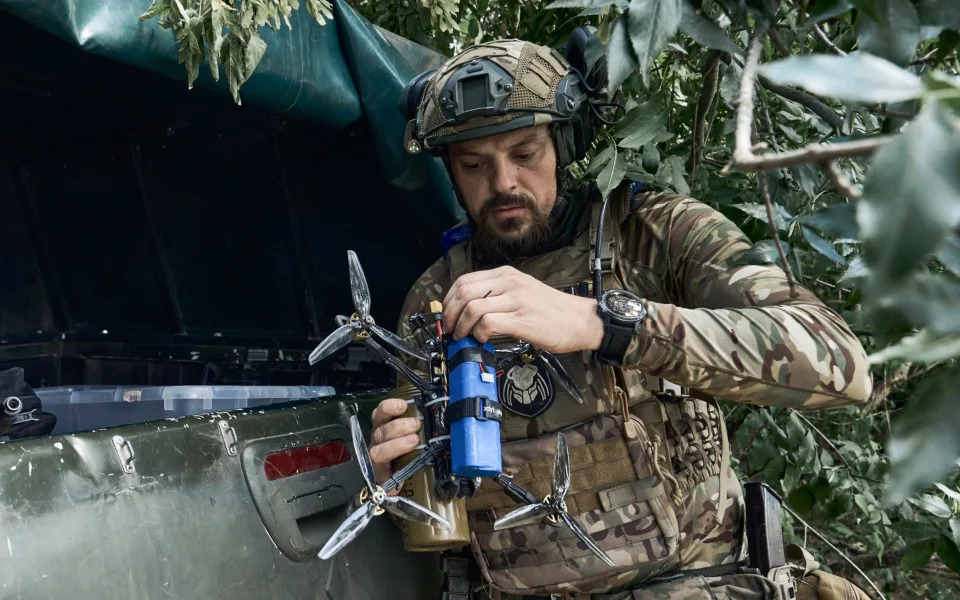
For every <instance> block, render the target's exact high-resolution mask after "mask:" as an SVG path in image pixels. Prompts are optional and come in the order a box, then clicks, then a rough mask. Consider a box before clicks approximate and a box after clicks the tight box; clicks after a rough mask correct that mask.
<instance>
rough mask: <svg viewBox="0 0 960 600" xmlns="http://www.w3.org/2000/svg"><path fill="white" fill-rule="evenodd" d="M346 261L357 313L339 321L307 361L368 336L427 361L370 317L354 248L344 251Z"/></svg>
mask: <svg viewBox="0 0 960 600" xmlns="http://www.w3.org/2000/svg"><path fill="white" fill-rule="evenodd" d="M347 264H348V265H349V266H350V291H351V292H352V294H353V307H354V309H356V311H357V312H356V313H354V314H353V316H352V317H350V319H349V320H348V321H347V322H346V323H342V324H340V327H338V328H337V329H335V330H334V332H333V333H331V334H330V335H329V336H327V338H326V339H325V340H323V341H322V342H320V344H319V345H317V347H316V348H314V349H313V352H311V353H310V364H311V365H315V364H317V363H318V362H320V361H321V360H323V359H324V358H326V357H328V356H330V355H331V354H333V353H334V352H336V351H337V350H340V349H341V348H343V347H344V346H346V345H347V344H349V343H350V342H354V341H364V342H367V341H368V340H370V338H371V336H376V337H377V338H379V339H380V340H381V341H383V342H384V343H386V344H389V345H390V346H393V347H394V348H396V349H397V350H399V351H400V352H404V353H406V354H409V355H410V356H412V357H414V358H418V359H420V360H422V361H426V362H429V361H430V357H429V356H428V355H427V353H426V352H424V351H423V350H420V349H419V348H417V347H416V346H414V345H413V344H409V343H407V342H406V341H405V340H404V339H403V338H401V337H400V336H399V335H397V334H395V333H393V332H392V331H389V330H387V329H384V328H383V327H380V326H379V325H377V324H376V323H375V322H374V320H373V317H371V316H370V288H369V286H367V278H366V277H365V276H364V274H363V268H361V267H360V260H359V259H358V258H357V254H356V253H355V252H354V251H353V250H347ZM337 322H338V323H340V320H339V319H338V320H337Z"/></svg>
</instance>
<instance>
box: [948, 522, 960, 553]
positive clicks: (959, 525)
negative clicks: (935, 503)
mask: <svg viewBox="0 0 960 600" xmlns="http://www.w3.org/2000/svg"><path fill="white" fill-rule="evenodd" d="M950 533H952V534H953V543H954V544H957V545H958V546H960V518H957V517H952V518H951V519H950Z"/></svg>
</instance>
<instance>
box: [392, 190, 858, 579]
mask: <svg viewBox="0 0 960 600" xmlns="http://www.w3.org/2000/svg"><path fill="white" fill-rule="evenodd" d="M628 189H629V188H628V186H622V187H621V188H620V189H619V190H618V192H617V193H615V194H614V196H612V198H611V212H610V215H609V217H608V218H607V222H606V225H605V227H604V231H603V239H602V242H601V244H602V246H601V251H602V257H603V265H604V278H603V285H604V287H605V289H609V288H611V287H621V288H623V289H627V290H630V291H632V292H633V293H635V294H637V295H638V296H639V297H641V298H643V299H644V300H645V303H646V305H647V309H648V312H649V315H648V316H647V318H646V319H645V321H644V322H643V323H642V325H641V328H640V330H639V331H638V333H637V335H636V336H635V339H634V340H633V342H632V343H631V344H630V346H629V348H628V350H627V353H626V356H625V360H624V366H623V368H613V367H607V366H601V365H599V364H597V363H596V361H592V360H591V358H590V356H589V354H590V353H589V352H582V353H581V352H577V353H571V354H568V355H561V356H559V357H558V358H559V359H560V360H561V362H562V363H563V364H564V366H565V367H566V368H567V370H568V371H569V372H570V374H571V376H572V377H573V379H574V380H575V382H576V383H577V385H578V387H579V388H580V390H581V392H582V394H583V396H584V397H585V399H586V401H585V402H584V403H583V404H580V403H578V402H576V401H575V400H574V398H573V397H572V396H571V395H570V394H568V393H566V392H565V391H564V389H563V388H562V387H561V386H558V385H556V384H555V382H553V381H552V380H551V378H550V376H549V374H548V373H544V372H541V371H540V370H539V369H538V368H536V367H535V366H534V365H535V363H521V364H516V365H514V366H512V367H509V368H506V369H504V371H503V372H502V373H500V376H499V378H498V380H499V389H498V391H499V395H500V398H499V399H500V401H501V403H502V404H503V406H504V408H505V409H506V410H505V411H504V412H505V416H504V419H503V421H502V423H501V438H502V452H503V464H504V472H505V473H507V474H508V475H510V476H511V477H512V478H513V480H514V481H515V482H516V483H518V484H520V485H521V486H523V487H524V488H526V489H527V490H529V491H531V492H532V493H533V494H534V495H536V496H538V497H541V498H542V497H543V496H544V495H545V494H547V493H549V491H550V481H551V476H552V467H551V465H552V461H553V453H554V452H555V448H556V438H555V436H554V435H551V434H554V432H556V431H559V430H563V431H564V434H565V437H566V438H567V441H568V445H569V447H570V458H571V468H572V477H571V485H570V492H569V495H568V496H567V506H568V512H569V513H570V514H571V515H572V516H574V518H575V519H577V520H578V521H579V522H580V523H581V524H582V525H583V526H584V528H585V529H586V530H587V531H588V532H589V533H590V534H591V536H592V537H593V538H594V540H595V541H596V542H597V544H598V545H599V546H600V547H601V548H603V550H604V551H605V552H606V553H607V554H608V555H609V556H610V557H611V558H612V559H613V560H614V562H615V563H616V566H615V567H608V566H607V565H605V564H604V563H603V562H602V561H600V560H599V559H598V558H596V557H595V556H593V555H592V554H591V553H590V551H589V550H588V549H587V548H586V547H585V546H584V545H583V544H582V543H580V542H579V541H578V540H577V539H576V538H575V537H574V536H573V534H572V533H571V532H570V531H569V530H567V529H564V528H563V527H562V526H560V527H557V526H556V525H555V524H550V523H543V522H537V523H532V524H525V525H519V526H517V527H512V528H508V529H506V530H499V531H498V530H494V529H493V526H492V524H493V521H494V520H495V519H497V518H499V517H500V516H502V515H503V514H505V513H506V512H509V511H511V510H513V509H515V508H517V507H518V504H517V503H516V502H515V501H513V500H512V499H511V498H509V497H508V496H506V495H505V494H504V493H503V491H502V490H500V489H499V486H498V485H497V484H495V483H491V482H489V481H488V480H487V479H485V480H484V482H483V485H482V486H481V488H480V489H479V491H478V493H477V494H476V495H475V496H474V497H473V498H471V499H469V500H468V502H467V510H468V515H469V517H468V519H469V525H470V537H471V546H472V548H473V550H474V555H475V556H476V558H477V562H478V564H479V566H480V569H481V571H482V572H483V575H484V578H485V579H486V580H487V582H488V583H489V584H491V585H492V586H494V587H495V588H497V589H499V590H503V591H504V592H509V593H517V594H550V593H560V592H580V593H594V592H603V591H609V590H612V589H617V588H618V587H621V586H624V585H626V584H629V583H631V582H632V583H636V582H638V581H643V580H646V579H649V578H651V577H653V576H656V575H660V574H663V573H667V572H674V571H676V570H691V569H698V568H704V567H712V566H717V565H723V564H729V563H732V562H735V561H737V560H740V559H741V558H742V557H743V554H744V552H745V548H744V543H743V518H744V512H743V506H742V499H741V488H740V484H739V481H738V479H737V477H736V475H735V473H734V472H733V470H732V469H731V468H730V467H729V446H728V445H729V441H728V439H727V433H726V429H725V425H724V422H723V418H722V415H721V412H720V410H719V406H718V405H717V403H716V400H715V397H721V398H723V399H726V400H729V401H734V402H744V403H749V404H758V405H759V404H762V405H768V406H786V407H793V408H799V409H813V408H823V407H834V406H840V405H845V404H856V403H864V402H866V400H867V398H868V397H869V395H870V392H871V390H872V380H871V377H870V374H869V371H868V363H867V358H866V355H865V352H864V350H863V348H862V347H861V345H860V343H859V341H858V340H857V338H856V337H855V336H854V335H853V333H852V332H851V331H850V329H849V328H848V327H847V325H846V324H845V323H844V321H843V320H842V318H841V317H840V316H839V315H837V314H836V313H834V312H833V311H831V310H830V309H828V308H827V307H826V306H825V305H824V304H823V303H822V302H821V301H820V300H819V299H817V298H816V297H815V296H814V295H813V294H811V293H810V292H809V291H807V290H804V289H802V288H800V287H799V286H798V287H797V288H796V295H795V296H791V293H790V290H789V286H788V284H787V280H786V277H785V274H784V272H783V271H782V270H781V269H780V268H778V267H777V266H774V265H743V266H739V265H737V264H736V261H737V259H738V258H739V257H740V256H741V255H742V254H743V252H744V251H746V250H747V249H749V248H750V247H751V244H750V242H749V241H748V239H747V238H746V236H745V235H744V234H743V233H742V232H741V231H740V230H739V229H738V228H737V227H736V225H734V224H733V223H732V222H731V221H730V220H729V219H727V218H726V217H724V216H723V215H722V214H721V213H719V212H718V211H716V210H714V209H712V208H710V207H709V206H707V205H706V204H703V203H701V202H698V201H696V200H693V199H691V198H688V197H683V196H678V195H671V194H663V193H654V192H642V193H639V194H636V195H633V196H632V197H631V196H630V194H629V193H628V191H627V190H628ZM596 208H598V206H597V207H594V208H592V209H589V210H586V211H585V214H584V217H583V224H582V227H581V229H580V231H581V233H580V234H578V235H577V237H576V239H575V240H574V242H573V243H572V244H570V245H569V246H568V247H565V248H562V249H560V250H556V251H553V252H550V253H547V254H543V255H540V256H536V257H533V258H531V259H528V260H525V261H523V262H521V263H520V264H516V265H514V266H515V267H516V268H517V269H519V270H520V271H522V272H525V273H527V274H530V275H532V276H534V277H537V278H538V279H540V280H541V281H544V282H545V283H547V284H548V285H551V286H552V287H555V288H557V289H561V290H565V291H568V292H571V293H580V294H589V293H590V292H591V285H590V283H589V282H590V281H591V280H592V279H591V274H590V265H591V263H592V259H593V256H594V247H593V246H594V243H595V242H594V241H593V240H595V239H596V236H595V232H596V229H597V221H598V219H597V213H598V211H597V210H596ZM613 223H616V224H617V226H613ZM470 270H473V263H472V253H471V247H470V241H469V240H468V241H465V242H463V243H461V244H459V245H457V246H455V247H454V248H452V249H450V251H449V252H448V254H447V255H446V256H445V257H444V258H442V259H440V260H438V261H437V262H436V263H435V264H433V265H432V266H431V267H430V268H429V269H428V270H427V271H426V272H425V273H424V274H423V275H422V276H421V277H420V278H419V279H418V280H417V282H416V283H415V284H414V285H413V287H412V288H411V289H410V291H409V293H408V295H407V298H406V300H405V302H404V305H403V309H402V311H401V318H400V322H399V327H398V332H399V333H400V335H401V336H403V337H405V338H407V339H410V340H411V341H412V339H413V338H412V336H413V332H412V331H411V329H410V325H409V323H408V321H407V318H408V316H409V315H411V314H413V313H416V312H426V311H428V310H429V309H428V307H429V303H430V301H434V300H436V301H442V300H443V299H444V296H445V294H446V292H447V290H448V289H449V288H450V286H451V285H452V282H453V281H454V280H455V279H456V277H458V276H459V275H461V274H463V273H466V272H468V271H470ZM494 341H495V343H498V342H500V341H512V340H494Z"/></svg>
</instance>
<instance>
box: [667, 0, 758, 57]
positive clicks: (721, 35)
mask: <svg viewBox="0 0 960 600" xmlns="http://www.w3.org/2000/svg"><path fill="white" fill-rule="evenodd" d="M680 30H681V31H682V32H684V33H685V34H687V35H689V36H690V37H691V38H692V39H693V41H695V42H696V43H698V44H700V45H701V46H705V47H707V48H713V49H715V50H723V51H724V52H729V53H731V54H740V55H742V54H743V50H741V49H740V47H739V46H737V44H736V43H735V42H734V41H733V40H732V39H730V36H729V35H727V32H725V31H724V30H723V29H721V28H720V26H719V25H717V24H716V22H714V20H713V19H711V18H709V17H707V16H705V15H703V14H701V13H700V12H698V11H697V10H696V9H695V8H694V7H693V5H692V4H690V0H683V2H682V3H681V16H680Z"/></svg>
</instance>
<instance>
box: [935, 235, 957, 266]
mask: <svg viewBox="0 0 960 600" xmlns="http://www.w3.org/2000/svg"><path fill="white" fill-rule="evenodd" d="M937 260H939V261H940V262H942V263H943V266H945V267H946V268H948V269H950V270H951V271H953V274H954V275H960V233H955V234H953V237H952V238H949V239H947V242H946V243H945V244H944V245H943V246H942V247H941V248H940V250H938V251H937Z"/></svg>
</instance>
